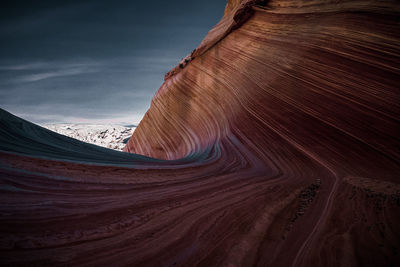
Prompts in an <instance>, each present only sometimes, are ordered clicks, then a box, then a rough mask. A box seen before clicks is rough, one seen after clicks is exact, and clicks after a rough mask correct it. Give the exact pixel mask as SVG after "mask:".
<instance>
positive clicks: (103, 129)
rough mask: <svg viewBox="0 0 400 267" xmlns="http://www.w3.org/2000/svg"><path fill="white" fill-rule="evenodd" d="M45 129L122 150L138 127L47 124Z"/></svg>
mask: <svg viewBox="0 0 400 267" xmlns="http://www.w3.org/2000/svg"><path fill="white" fill-rule="evenodd" d="M42 126H43V127H45V128H47V129H49V130H51V131H54V132H56V133H59V134H62V135H66V136H69V137H72V138H75V139H78V140H81V141H83V142H87V143H91V144H95V145H98V146H103V147H107V148H111V149H115V150H122V149H123V148H124V146H125V144H126V142H128V140H129V137H131V135H132V133H133V132H134V131H135V129H136V126H130V127H127V126H121V125H100V124H70V123H62V124H46V125H42Z"/></svg>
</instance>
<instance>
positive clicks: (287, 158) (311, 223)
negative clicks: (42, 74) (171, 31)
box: [0, 0, 400, 266]
mask: <svg viewBox="0 0 400 267" xmlns="http://www.w3.org/2000/svg"><path fill="white" fill-rule="evenodd" d="M399 14H400V13H399V7H398V4H396V2H394V1H393V2H391V1H384V2H381V1H289V0H288V1H268V2H267V1H251V0H250V1H229V2H228V5H227V8H226V10H225V16H224V18H223V19H222V21H221V23H219V24H218V25H217V26H216V27H215V28H214V29H213V30H211V31H210V33H209V35H208V36H206V38H205V39H204V41H203V42H202V43H201V44H200V46H199V47H198V48H197V49H196V50H195V51H194V52H193V53H192V54H191V55H190V56H188V57H187V58H186V61H184V62H183V63H184V64H183V63H182V62H181V63H180V64H182V65H180V66H179V65H178V67H177V68H175V69H174V70H172V71H171V72H170V73H168V74H167V75H166V81H165V83H164V84H163V85H162V86H161V88H160V89H159V91H158V92H157V94H156V95H155V96H154V98H153V101H152V105H151V108H150V109H149V111H148V112H147V113H146V115H145V117H144V119H143V120H142V122H141V123H140V124H139V126H138V128H137V129H136V130H135V132H134V134H133V136H132V137H131V138H130V140H129V141H128V144H127V146H126V147H125V151H127V152H132V153H136V154H128V153H120V152H116V151H111V150H107V149H103V148H98V147H96V146H92V145H89V144H84V143H81V142H79V141H75V140H73V139H70V138H67V137H61V136H59V135H57V134H56V133H51V132H49V131H46V130H45V129H43V128H40V127H38V126H35V125H32V124H30V123H29V122H26V121H23V120H21V119H19V118H16V117H14V116H12V115H11V114H9V113H6V112H5V111H1V112H0V115H1V116H0V125H1V127H0V141H1V142H0V181H1V190H2V192H1V194H0V198H1V201H0V214H1V217H0V231H1V235H0V256H1V257H0V259H1V261H3V263H6V264H16V263H17V264H26V265H32V264H36V265H111V264H113V265H119V266H120V265H131V266H196V265H199V266H391V265H393V266H395V265H399V264H400V254H399V253H400V251H399V249H400V236H399V233H400V180H399V173H400V165H399V161H400V155H399V154H400V140H399V138H398V136H399V132H400V125H399V120H400V116H399V113H400V107H399V103H400V99H399V96H400V95H399V89H398V84H399V78H398V77H399V66H400V58H399V55H400V48H399V41H400V38H399V35H400V29H399V28H400V27H399V22H398V16H399ZM137 154H141V155H144V156H140V155H137ZM155 158H157V159H155Z"/></svg>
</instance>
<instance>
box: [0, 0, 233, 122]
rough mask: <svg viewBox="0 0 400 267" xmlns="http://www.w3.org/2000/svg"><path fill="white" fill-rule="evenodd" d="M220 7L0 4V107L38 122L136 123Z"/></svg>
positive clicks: (215, 1)
mask: <svg viewBox="0 0 400 267" xmlns="http://www.w3.org/2000/svg"><path fill="white" fill-rule="evenodd" d="M225 3H226V0H201V1H199V0H176V1H173V0H172V1H162V0H153V1H133V0H131V1H117V0H114V1H101V0H93V1H55V0H53V1H2V4H1V8H0V107H1V108H4V109H6V110H8V111H10V112H12V113H14V114H16V115H18V116H21V117H23V118H25V119H28V120H31V121H34V122H37V123H54V122H93V123H137V122H138V121H139V120H140V119H141V117H142V116H143V115H144V113H145V112H146V110H147V109H148V107H149V105H150V101H151V98H152V96H153V95H154V93H155V92H156V91H157V89H158V88H159V87H160V85H161V84H162V82H163V77H164V74H165V73H166V72H168V71H169V70H170V69H171V68H173V67H174V66H175V65H176V64H177V63H178V61H179V60H180V59H181V58H183V57H185V56H186V55H187V54H188V53H190V52H191V51H192V50H193V49H194V48H196V47H197V45H198V44H199V43H200V42H201V40H202V39H203V37H204V36H205V35H206V33H207V32H208V31H209V30H210V29H211V28H212V27H213V26H214V25H215V24H216V23H217V22H218V21H219V20H220V19H221V17H222V15H223V11H224V7H225Z"/></svg>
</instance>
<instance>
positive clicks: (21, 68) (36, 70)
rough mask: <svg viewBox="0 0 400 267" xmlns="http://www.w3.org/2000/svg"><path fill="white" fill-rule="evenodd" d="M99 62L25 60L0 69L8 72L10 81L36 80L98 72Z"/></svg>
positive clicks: (100, 66) (1, 66)
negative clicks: (25, 61)
mask: <svg viewBox="0 0 400 267" xmlns="http://www.w3.org/2000/svg"><path fill="white" fill-rule="evenodd" d="M102 66H103V64H102V63H100V62H93V61H87V62H86V61H83V62H79V61H77V62H51V61H50V62H45V61H41V62H27V63H23V64H8V65H0V71H7V72H10V73H11V75H10V77H12V78H11V82H13V83H25V82H36V81H40V80H44V79H49V78H55V77H63V76H72V75H79V74H85V73H94V72H99V71H100V70H101V69H102Z"/></svg>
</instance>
